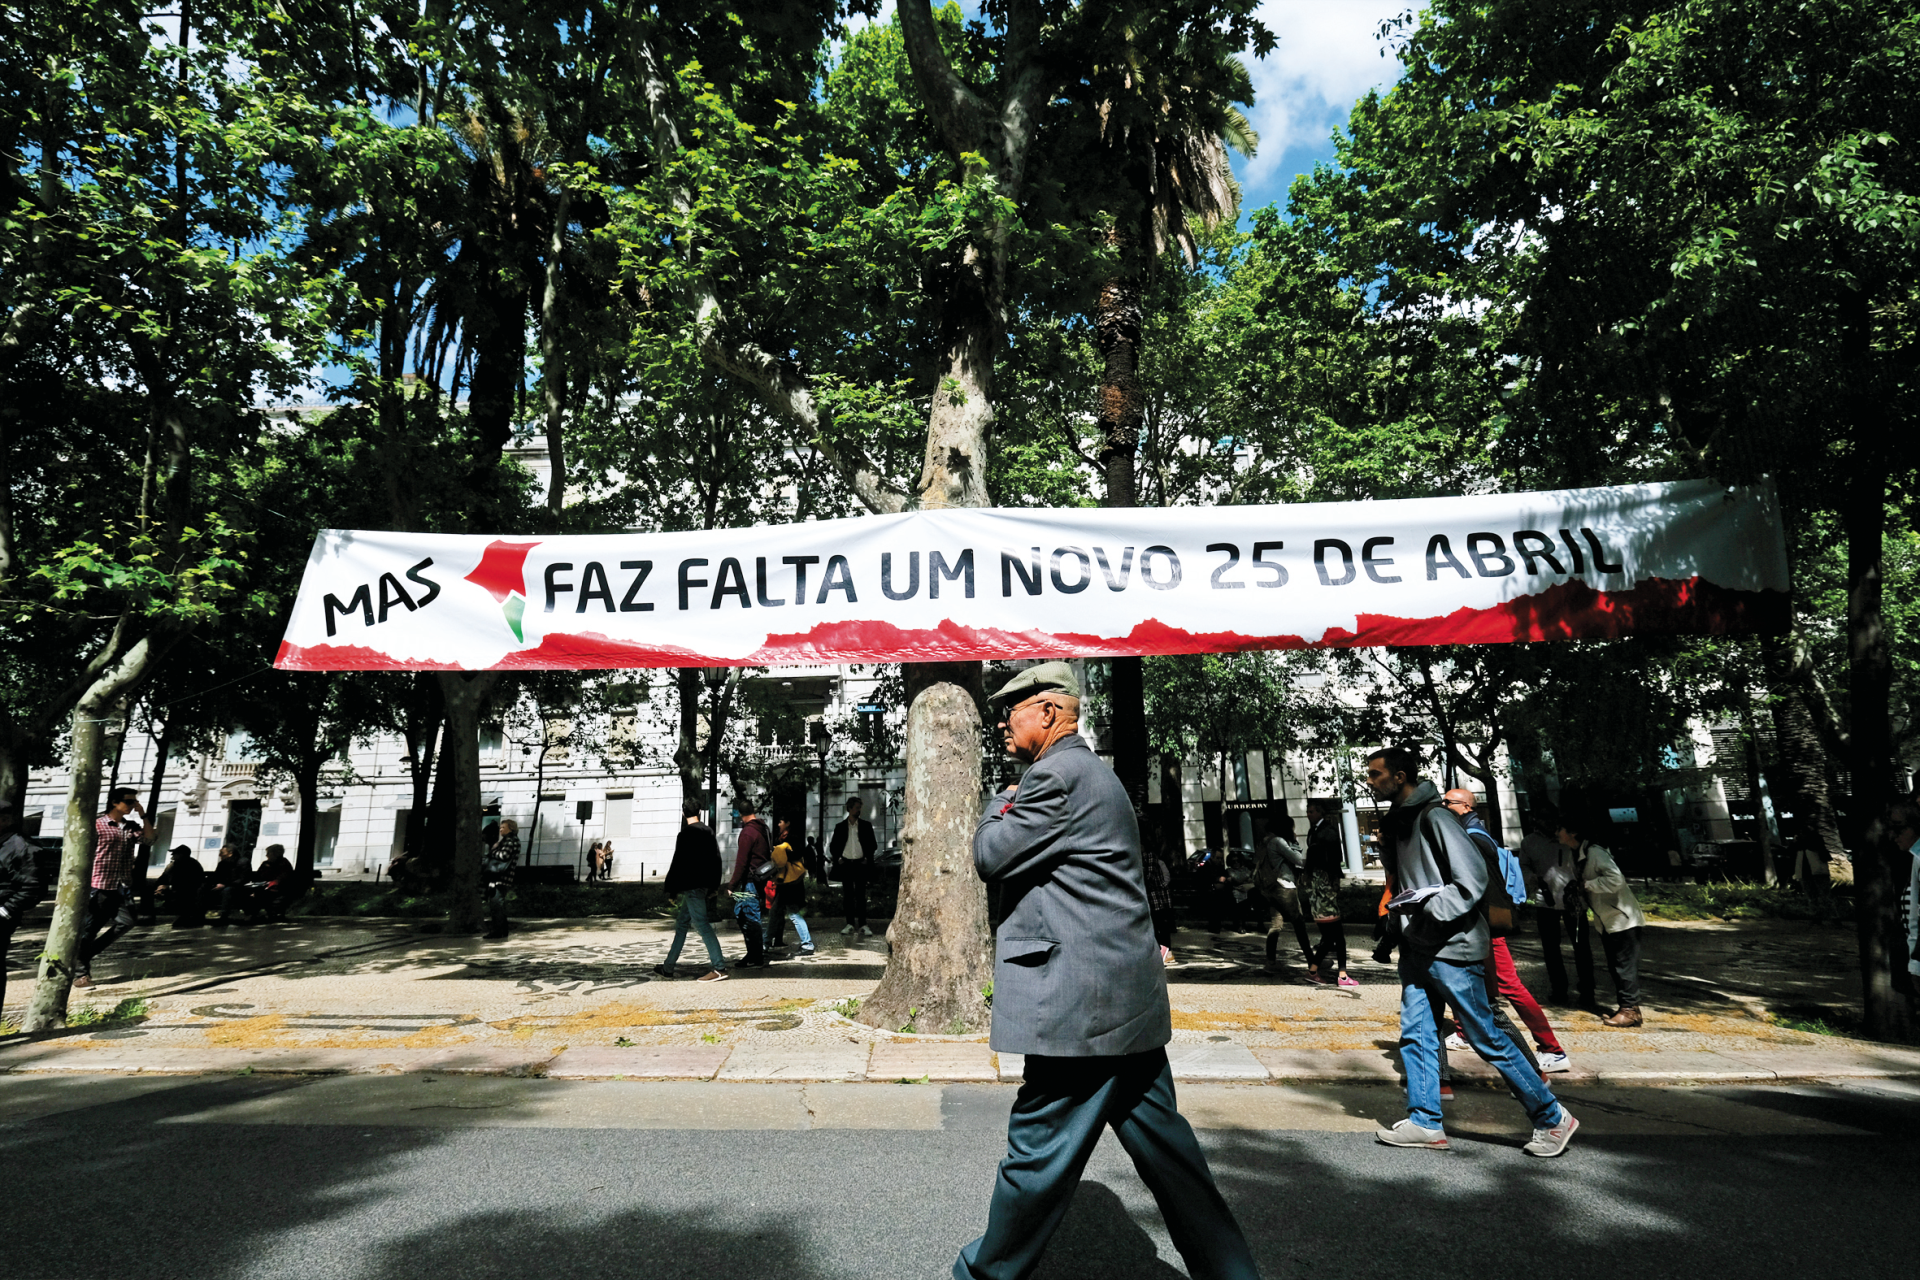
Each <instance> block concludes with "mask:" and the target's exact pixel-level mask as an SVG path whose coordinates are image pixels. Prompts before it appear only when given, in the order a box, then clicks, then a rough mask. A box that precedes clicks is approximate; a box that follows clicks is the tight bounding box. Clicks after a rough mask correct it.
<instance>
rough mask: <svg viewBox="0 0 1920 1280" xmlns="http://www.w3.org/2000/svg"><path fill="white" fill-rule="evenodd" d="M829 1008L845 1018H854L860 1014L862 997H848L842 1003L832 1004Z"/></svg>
mask: <svg viewBox="0 0 1920 1280" xmlns="http://www.w3.org/2000/svg"><path fill="white" fill-rule="evenodd" d="M827 1008H829V1009H831V1010H833V1011H834V1012H835V1013H837V1014H839V1015H840V1016H841V1017H843V1018H851V1017H853V1015H854V1014H856V1013H858V1012H860V997H859V996H848V997H847V998H846V999H845V1000H842V1001H841V1002H840V1003H838V1004H830V1005H828V1006H827Z"/></svg>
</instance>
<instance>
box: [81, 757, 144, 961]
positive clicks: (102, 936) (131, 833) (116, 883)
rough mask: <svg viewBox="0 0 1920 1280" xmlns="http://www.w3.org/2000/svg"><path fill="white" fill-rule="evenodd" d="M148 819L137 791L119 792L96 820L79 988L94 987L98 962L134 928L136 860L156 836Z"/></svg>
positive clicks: (115, 789)
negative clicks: (95, 968) (144, 844)
mask: <svg viewBox="0 0 1920 1280" xmlns="http://www.w3.org/2000/svg"><path fill="white" fill-rule="evenodd" d="M136 815H137V816H138V817H139V818H140V821H138V822H136V821H134V817H135V816H136ZM145 819H146V814H145V813H143V812H142V811H141V808H140V794H139V792H137V791H135V790H134V789H133V788H132V787H116V788H114V790H113V793H112V794H111V795H109V796H108V797H107V811H106V812H105V813H103V814H101V815H100V816H99V817H98V818H95V819H94V822H93V880H92V891H91V892H90V893H89V894H88V895H87V931H86V934H85V936H84V937H83V938H82V939H81V945H80V963H79V964H78V966H76V967H77V969H78V973H77V974H76V976H75V977H74V980H73V985H74V986H76V987H90V986H92V985H93V958H94V957H95V956H97V955H99V954H100V953H101V952H102V951H105V950H106V949H107V948H108V947H110V946H112V945H113V944H114V942H115V941H117V940H118V939H119V938H120V936H121V935H122V934H124V933H126V931H127V930H129V929H131V928H133V888H132V881H133V858H134V854H135V853H136V852H138V850H139V848H140V843H141V841H143V840H145V841H151V840H152V839H153V834H154V830H155V828H154V826H153V824H152V823H150V822H146V821H145Z"/></svg>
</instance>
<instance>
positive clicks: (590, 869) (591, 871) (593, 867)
mask: <svg viewBox="0 0 1920 1280" xmlns="http://www.w3.org/2000/svg"><path fill="white" fill-rule="evenodd" d="M585 861H586V864H587V865H586V873H587V883H588V884H590V885H591V884H597V883H599V880H600V842H599V841H598V840H595V841H594V842H593V843H592V844H590V845H588V846H587V856H586V859H585Z"/></svg>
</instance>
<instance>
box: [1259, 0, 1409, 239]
mask: <svg viewBox="0 0 1920 1280" xmlns="http://www.w3.org/2000/svg"><path fill="white" fill-rule="evenodd" d="M1412 7H1414V6H1413V5H1412V4H1411V3H1410V0H1267V3H1265V4H1263V5H1262V6H1260V16H1261V19H1262V20H1263V21H1264V22H1265V23H1266V24H1267V26H1268V28H1269V29H1271V30H1272V31H1273V32H1274V34H1275V35H1277V36H1279V37H1280V44H1279V46H1278V47H1277V48H1276V49H1274V51H1273V52H1272V53H1270V54H1268V55H1267V56H1266V57H1265V58H1262V59H1249V61H1248V64H1247V69H1248V71H1249V72H1251V73H1252V76H1253V88H1254V98H1255V101H1254V105H1253V110H1252V111H1251V112H1249V113H1248V114H1249V116H1250V118H1251V119H1252V121H1253V127H1254V129H1255V131H1257V132H1258V133H1259V135H1260V149H1259V152H1258V153H1257V154H1256V155H1255V156H1254V158H1253V159H1252V160H1243V159H1240V158H1239V157H1237V156H1236V157H1235V158H1234V164H1233V169H1234V175H1235V176H1236V177H1238V178H1239V179H1240V185H1241V188H1242V194H1241V206H1242V208H1245V209H1258V208H1260V207H1261V206H1262V205H1267V204H1281V205H1284V204H1285V202H1286V198H1287V188H1288V186H1290V185H1291V184H1292V182H1293V179H1294V175H1296V174H1300V173H1309V172H1311V171H1312V170H1313V166H1314V165H1315V164H1318V163H1320V162H1322V161H1330V160H1332V159H1333V144H1332V143H1331V142H1329V141H1328V140H1327V137H1328V135H1329V134H1330V133H1331V132H1332V131H1333V129H1334V128H1335V127H1336V126H1344V125H1345V124H1346V121H1347V114H1348V112H1349V111H1350V110H1351V109H1352V107H1353V103H1354V101H1355V99H1357V98H1359V97H1360V96H1361V95H1362V94H1364V93H1366V91H1367V90H1369V89H1375V88H1380V89H1384V88H1385V87H1386V86H1387V85H1389V84H1391V83H1392V82H1393V80H1394V78H1395V76H1396V75H1397V74H1398V72H1399V70H1400V64H1399V62H1398V61H1396V60H1395V59H1393V58H1392V57H1384V58H1383V57H1381V56H1380V53H1381V48H1382V46H1381V44H1380V42H1379V40H1378V39H1377V38H1376V37H1375V34H1374V33H1375V32H1376V31H1378V30H1379V27H1380V24H1381V23H1382V22H1384V21H1385V20H1386V19H1388V18H1391V17H1393V16H1395V15H1396V14H1399V13H1401V12H1404V11H1405V10H1407V9H1408V8H1412Z"/></svg>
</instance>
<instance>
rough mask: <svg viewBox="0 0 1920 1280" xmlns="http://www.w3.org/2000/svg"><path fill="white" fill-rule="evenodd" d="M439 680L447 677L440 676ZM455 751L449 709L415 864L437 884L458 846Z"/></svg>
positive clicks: (416, 870)
mask: <svg viewBox="0 0 1920 1280" xmlns="http://www.w3.org/2000/svg"><path fill="white" fill-rule="evenodd" d="M434 678H435V679H436V680H439V679H444V678H445V677H444V676H443V675H442V674H440V673H436V674H435V676H434ZM478 743H479V735H478V730H476V731H475V748H476V755H477V754H478ZM454 762H455V752H454V750H453V712H452V709H451V708H450V707H448V708H446V709H445V714H444V715H443V718H442V723H441V727H440V755H439V758H438V759H436V760H435V761H434V766H433V794H432V797H431V798H430V799H429V800H428V801H427V822H426V826H425V828H424V829H423V830H422V831H421V833H420V844H419V846H418V848H417V849H415V850H413V852H414V853H415V855H416V856H417V857H418V858H419V861H418V862H411V859H409V861H410V862H411V865H412V869H413V874H414V875H415V877H416V878H417V877H420V876H422V875H423V873H424V876H425V878H426V879H427V880H429V881H431V882H432V883H433V884H435V885H436V886H437V885H441V884H444V883H445V882H446V878H447V876H448V874H449V873H450V872H451V870H452V867H453V851H454V849H455V848H456V847H457V846H456V844H455V834H454V822H455V814H456V812H457V810H458V808H459V806H458V803H457V801H456V800H455V796H456V793H457V792H458V791H459V784H458V782H457V781H456V780H455V778H454Z"/></svg>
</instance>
